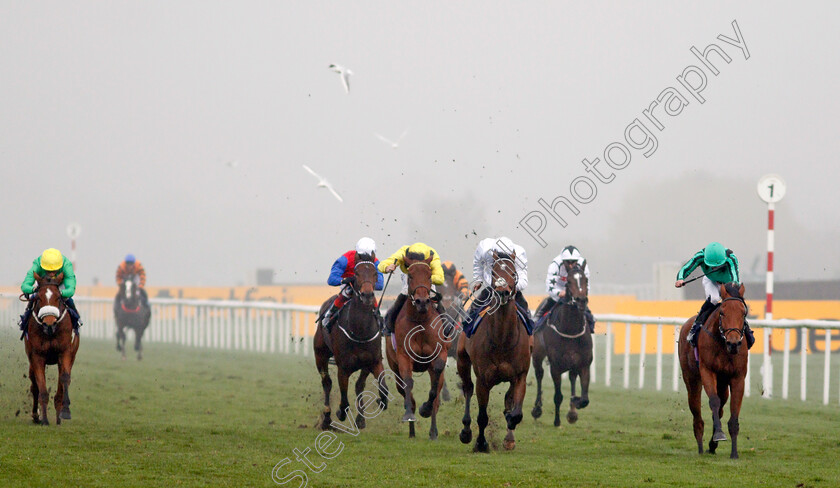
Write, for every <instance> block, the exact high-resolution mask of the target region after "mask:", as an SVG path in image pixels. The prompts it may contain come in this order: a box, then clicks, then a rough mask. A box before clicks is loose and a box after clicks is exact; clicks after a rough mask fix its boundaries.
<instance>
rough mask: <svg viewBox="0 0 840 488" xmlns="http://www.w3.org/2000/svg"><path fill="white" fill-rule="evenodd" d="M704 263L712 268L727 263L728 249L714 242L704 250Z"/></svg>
mask: <svg viewBox="0 0 840 488" xmlns="http://www.w3.org/2000/svg"><path fill="white" fill-rule="evenodd" d="M703 262H704V263H705V264H706V266H709V267H710V268H716V267H718V266H720V265H722V264H723V263H724V262H726V248H725V247H723V244H721V243H719V242H713V243H711V244H709V245H708V246H706V249H704V250H703Z"/></svg>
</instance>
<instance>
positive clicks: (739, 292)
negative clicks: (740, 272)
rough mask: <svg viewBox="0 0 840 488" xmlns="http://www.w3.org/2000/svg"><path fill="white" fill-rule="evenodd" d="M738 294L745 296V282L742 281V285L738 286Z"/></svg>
mask: <svg viewBox="0 0 840 488" xmlns="http://www.w3.org/2000/svg"><path fill="white" fill-rule="evenodd" d="M738 294H740V295H741V296H742V297H743V296H744V284H743V283H741V287H740V288H738Z"/></svg>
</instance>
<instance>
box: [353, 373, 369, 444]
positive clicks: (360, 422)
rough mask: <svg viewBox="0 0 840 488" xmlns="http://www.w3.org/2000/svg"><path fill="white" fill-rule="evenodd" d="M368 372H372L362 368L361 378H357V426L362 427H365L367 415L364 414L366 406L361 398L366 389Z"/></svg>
mask: <svg viewBox="0 0 840 488" xmlns="http://www.w3.org/2000/svg"><path fill="white" fill-rule="evenodd" d="M368 374H370V373H369V372H368V370H366V369H362V370H361V371H360V372H359V379H357V380H356V426H357V427H358V428H360V429H364V428H365V417H364V415H362V409H363V408H364V407H363V406H362V405H360V404H359V400H360V399H362V396H361V395H362V392H363V391H365V383H366V382H367V377H368Z"/></svg>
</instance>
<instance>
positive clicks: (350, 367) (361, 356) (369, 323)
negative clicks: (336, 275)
mask: <svg viewBox="0 0 840 488" xmlns="http://www.w3.org/2000/svg"><path fill="white" fill-rule="evenodd" d="M354 273H355V276H356V279H355V281H354V282H353V285H352V287H353V297H352V298H351V299H350V300H349V301H348V302H347V303H346V304H345V306H344V307H343V308H342V309H341V311H340V312H339V313H338V315H337V316H336V317H335V318H334V320H333V325H332V328H331V331H330V334H329V336H327V334H326V331H325V330H324V328H323V327H321V326H320V325H319V326H318V328H317V330H316V331H315V339H314V340H313V346H314V349H315V366H316V367H317V368H318V373H319V374H320V375H321V386H322V387H323V389H324V416H323V420H322V421H321V429H323V430H327V429H329V428H330V424H331V423H332V420H331V418H330V413H331V412H332V410H330V390H331V389H332V379H331V378H330V372H329V369H328V368H329V359H330V357H335V364H336V366H337V367H338V386H339V389H340V390H341V402H340V403H339V405H338V413H337V414H336V416H337V417H338V420H340V421H344V419H345V418H347V413H348V412H349V406H350V402H349V401H348V399H347V384H348V382H349V380H350V375H351V374H353V373H355V372H356V371H361V373H359V379H358V380H357V381H356V395H357V397H358V395H359V394H361V393H362V391H363V390H364V389H365V381H366V380H367V377H368V375H369V374H371V373H372V374H373V376H374V378H376V379H377V380H378V381H379V398H380V401H381V402H382V408H383V409H385V408H387V407H388V387H387V386H385V375H383V374H382V373H383V372H384V371H385V368H384V367H383V366H382V336H381V335H380V331H379V322H378V321H377V320H376V316H375V315H374V314H378V313H379V311H378V310H377V309H376V306H375V304H376V299H375V298H374V293H373V291H374V287H375V285H376V279H377V276H378V274H377V271H376V265H375V264H374V263H373V259H372V258H371V256H369V255H364V254H357V257H356V265H355V267H354ZM335 298H336V295H333V296H331V297H330V298H329V299H328V300H327V301H325V302H324V303H323V305H321V314H320V315H321V316H323V314H324V313H325V312H326V311H327V309H328V308H329V307H330V304H332V303H333V301H335ZM354 403H355V402H354ZM357 406H358V405H357ZM358 408H359V409H361V408H362V407H358ZM356 426H357V427H358V428H360V429H364V428H365V417H364V416H363V415H362V412H361V411H359V412H358V414H357V415H356Z"/></svg>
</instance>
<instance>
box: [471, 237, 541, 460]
mask: <svg viewBox="0 0 840 488" xmlns="http://www.w3.org/2000/svg"><path fill="white" fill-rule="evenodd" d="M515 261H516V255H515V253H511V254H510V255H507V254H503V253H494V263H493V274H492V280H493V286H492V288H490V289H489V293H488V294H486V295H485V296H489V297H490V300H491V301H490V308H488V309H486V312H487V313H485V314H484V318H483V319H482V320H481V323H480V324H479V326H478V328H477V329H476V330H475V332H474V333H473V335H472V337H469V338H468V337H467V336H466V334H461V337H460V338H459V339H458V375H459V376H460V377H461V385H462V388H463V390H464V399H465V402H464V403H465V405H464V418H463V419H462V422H463V424H464V428H463V430H461V434H460V436H459V438H460V439H461V442H463V443H464V444H468V443H469V442H470V440H472V430H471V429H470V423H471V419H470V400H471V398H472V395H473V390H474V389H475V393H476V395H477V397H478V419H477V420H478V437H477V438H476V440H475V446H474V450H475V451H477V452H489V451H490V445H489V444H488V443H487V439H486V438H485V436H484V429H485V428H486V427H487V423H488V421H489V417H488V415H487V403H488V401H489V399H490V389H491V388H493V387H494V386H496V385H498V384H499V383H502V382H509V383H510V387H509V388H508V391H507V393H506V394H505V410H504V414H505V420H506V421H507V435H506V436H505V439H504V448H505V449H508V450H510V449H513V448H515V447H516V439H515V438H514V435H513V430H514V429H516V425H517V424H518V423H519V422H521V421H522V402H523V400H524V399H525V381H526V379H527V377H528V369H529V366H530V358H531V343H530V337H529V335H528V331H527V330H526V329H525V326H524V325H523V324H522V323H521V321H520V319H519V317H518V316H517V313H516V310H517V309H516V300H515V294H516V264H515ZM471 370H472V371H474V372H475V385H474V384H473V380H472V371H471Z"/></svg>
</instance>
